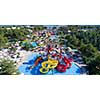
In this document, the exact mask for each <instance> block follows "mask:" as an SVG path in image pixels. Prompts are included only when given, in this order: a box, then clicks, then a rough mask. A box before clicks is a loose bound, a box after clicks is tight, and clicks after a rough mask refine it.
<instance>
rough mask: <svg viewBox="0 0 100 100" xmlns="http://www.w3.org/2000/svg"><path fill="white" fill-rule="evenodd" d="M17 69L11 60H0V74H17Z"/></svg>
mask: <svg viewBox="0 0 100 100" xmlns="http://www.w3.org/2000/svg"><path fill="white" fill-rule="evenodd" d="M18 74H20V73H19V71H18V70H17V69H16V66H15V65H14V62H13V61H10V60H8V59H2V60H0V75H18Z"/></svg>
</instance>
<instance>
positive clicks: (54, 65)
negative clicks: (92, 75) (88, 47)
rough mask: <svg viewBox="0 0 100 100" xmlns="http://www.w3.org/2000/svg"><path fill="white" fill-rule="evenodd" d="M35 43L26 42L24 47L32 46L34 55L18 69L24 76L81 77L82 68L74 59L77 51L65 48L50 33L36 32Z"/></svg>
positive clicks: (23, 43) (23, 44)
mask: <svg viewBox="0 0 100 100" xmlns="http://www.w3.org/2000/svg"><path fill="white" fill-rule="evenodd" d="M33 34H34V41H29V40H24V41H23V42H22V47H23V48H24V47H25V46H26V45H27V44H30V48H31V51H32V54H31V55H30V56H29V57H28V58H27V59H26V60H25V61H23V63H22V64H21V65H20V66H19V67H18V69H19V71H20V72H21V73H22V74H24V75H80V74H81V68H80V66H78V65H77V64H76V63H74V59H73V57H72V55H73V54H75V53H74V51H77V50H75V49H73V50H72V49H71V48H70V47H66V48H65V47H64V46H63V45H61V44H59V43H58V42H57V40H58V38H57V37H56V35H55V34H54V33H53V32H52V31H50V32H48V31H46V32H35V33H33Z"/></svg>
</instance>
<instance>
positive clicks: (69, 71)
mask: <svg viewBox="0 0 100 100" xmlns="http://www.w3.org/2000/svg"><path fill="white" fill-rule="evenodd" d="M36 58H37V55H36V54H35V53H33V54H32V55H31V56H30V57H29V58H28V59H27V61H25V62H24V63H23V64H22V65H21V66H20V67H19V71H20V72H21V73H24V75H41V73H40V71H39V69H40V68H41V63H39V64H38V65H37V66H36V67H35V68H33V69H32V70H29V69H28V68H29V67H30V66H32V65H33V64H34V61H35V59H36ZM80 73H81V69H80V68H79V67H78V66H77V65H76V64H74V63H72V66H71V68H70V69H67V70H66V72H64V73H60V72H58V71H57V70H55V69H54V71H53V72H52V70H50V71H49V72H48V73H47V74H46V75H52V74H53V75H80Z"/></svg>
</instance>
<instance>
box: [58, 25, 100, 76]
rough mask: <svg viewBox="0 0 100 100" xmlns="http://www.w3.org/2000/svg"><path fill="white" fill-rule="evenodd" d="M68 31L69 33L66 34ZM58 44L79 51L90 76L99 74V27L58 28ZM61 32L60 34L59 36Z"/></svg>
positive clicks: (70, 26)
mask: <svg viewBox="0 0 100 100" xmlns="http://www.w3.org/2000/svg"><path fill="white" fill-rule="evenodd" d="M68 30H70V33H68ZM58 32H59V33H60V34H59V35H60V38H59V40H60V42H61V43H63V44H66V46H67V47H71V48H77V49H79V50H80V51H81V53H82V55H83V59H84V61H85V63H86V64H87V65H88V67H87V69H88V70H89V73H90V74H100V70H98V69H97V68H96V67H97V66H99V67H100V54H99V53H98V52H99V51H100V26H90V25H89V26H88V25H87V26H86V25H84V26H81V25H68V26H67V27H60V28H59V29H58ZM61 32H62V34H61Z"/></svg>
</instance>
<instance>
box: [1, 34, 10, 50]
mask: <svg viewBox="0 0 100 100" xmlns="http://www.w3.org/2000/svg"><path fill="white" fill-rule="evenodd" d="M7 42H8V39H7V37H4V36H3V35H2V34H0V48H2V47H5V46H6V43H7Z"/></svg>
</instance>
